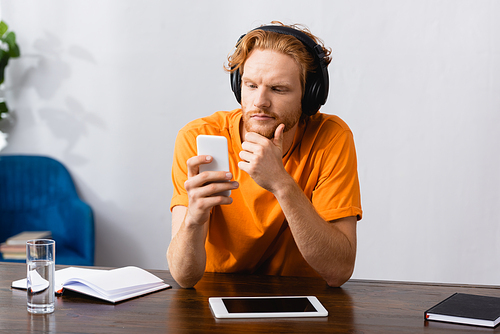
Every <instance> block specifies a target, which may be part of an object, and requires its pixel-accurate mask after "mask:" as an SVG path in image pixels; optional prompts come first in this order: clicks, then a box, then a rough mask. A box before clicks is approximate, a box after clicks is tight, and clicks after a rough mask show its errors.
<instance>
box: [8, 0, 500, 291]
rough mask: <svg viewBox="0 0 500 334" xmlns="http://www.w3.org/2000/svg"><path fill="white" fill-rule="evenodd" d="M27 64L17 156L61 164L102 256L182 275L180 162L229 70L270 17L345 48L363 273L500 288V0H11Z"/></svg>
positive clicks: (337, 98) (331, 108) (16, 69)
mask: <svg viewBox="0 0 500 334" xmlns="http://www.w3.org/2000/svg"><path fill="white" fill-rule="evenodd" d="M1 17H2V19H3V20H5V21H6V22H7V23H8V24H9V25H10V27H11V28H12V30H14V31H15V32H16V33H17V36H18V42H19V44H20V47H21V52H22V58H20V59H15V60H12V61H11V63H10V65H9V67H8V72H7V80H6V83H5V88H6V94H7V98H8V102H9V104H10V107H11V108H12V109H13V110H14V111H15V115H16V117H17V123H16V126H15V128H14V129H13V131H12V132H11V134H10V137H9V146H8V147H7V148H5V149H4V150H3V151H2V154H14V153H36V154H47V155H50V156H53V157H55V158H57V159H59V160H61V161H62V162H63V163H65V164H66V166H67V167H68V168H69V169H70V171H71V173H72V174H73V176H74V178H75V180H76V183H77V187H78V189H79V191H80V193H81V196H82V197H83V198H84V199H85V200H86V201H87V202H88V203H90V204H91V205H92V207H93V208H94V211H95V217H96V232H97V233H96V243H97V245H96V264H98V265H104V266H124V265H138V266H142V267H143V268H149V269H163V268H167V264H166V260H165V251H166V249H167V246H168V243H169V240H170V212H169V201H170V196H171V194H172V186H171V179H170V165H171V161H172V153H173V145H174V139H175V135H176V133H177V131H178V129H179V128H180V127H182V126H183V125H184V124H185V123H187V122H188V121H190V120H192V119H194V118H198V117H201V116H205V115H209V114H211V113H213V112H215V111H217V110H230V109H233V108H236V107H237V104H236V102H235V100H234V97H233V96H232V93H231V92H230V88H229V84H228V81H229V79H228V75H227V74H226V73H225V72H224V71H223V68H222V65H223V63H224V61H225V59H226V56H227V54H228V53H229V52H230V51H231V49H232V47H233V46H234V43H235V42H236V40H237V38H238V37H239V36H240V35H241V34H242V33H244V32H246V31H248V30H249V29H251V28H254V27H256V26H257V25H260V24H262V23H268V22H270V21H271V20H281V21H283V22H285V23H303V24H305V25H307V26H308V27H309V28H310V29H311V30H312V31H313V32H314V33H315V34H317V35H319V36H320V37H321V38H322V39H323V40H324V41H325V42H326V44H327V45H329V46H331V47H332V48H333V63H332V65H331V67H330V75H331V87H330V98H329V101H328V102H327V104H326V105H325V106H324V108H323V109H322V111H323V112H326V113H330V114H337V115H339V116H340V117H341V118H343V119H344V120H345V121H346V122H347V123H348V124H349V125H350V126H351V128H352V130H353V132H354V134H355V140H356V145H357V150H358V158H359V173H360V181H361V189H362V198H363V209H364V212H365V213H364V219H363V220H362V221H361V222H360V223H359V224H358V227H359V229H358V231H359V232H358V235H359V247H358V258H357V264H356V270H355V273H354V277H356V278H371V279H390V280H410V281H435V282H462V283H480V284H498V283H500V268H499V267H498V266H497V265H496V259H498V258H500V243H498V242H497V240H499V239H500V224H499V222H500V218H499V211H500V158H499V144H500V131H499V130H498V128H499V125H500V61H499V57H500V20H498V17H500V1H493V0H491V1H486V0H449V1H442V0H433V1H422V0H414V1H408V0H392V1H391V0H377V1H351V0H341V1H331V0H324V1H319V0H311V1H307V2H304V1H298V0H284V1H272V0H271V1H269V0H263V1H261V0H257V1H252V2H249V1H235V0H232V1H201V0H200V1H175V2H173V1H159V0H158V1H145V0H142V1H135V0H134V1H132V0H120V1H118V0H101V1H82V0H74V1H63V0H50V1H49V0H42V1H40V0H16V1H14V0H3V1H2V2H1Z"/></svg>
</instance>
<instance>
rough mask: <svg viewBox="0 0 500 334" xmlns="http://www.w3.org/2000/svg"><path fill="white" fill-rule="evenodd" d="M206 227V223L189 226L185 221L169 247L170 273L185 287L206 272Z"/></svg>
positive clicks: (191, 284) (196, 280)
mask: <svg viewBox="0 0 500 334" xmlns="http://www.w3.org/2000/svg"><path fill="white" fill-rule="evenodd" d="M205 229H206V228H205V225H202V226H189V225H186V224H185V222H184V221H183V222H182V224H181V226H180V228H179V230H178V231H177V233H175V235H174V237H173V238H172V241H171V242H170V245H169V247H168V250H167V260H168V265H169V270H170V273H171V274H172V277H173V278H174V279H175V281H176V282H177V283H178V284H179V285H180V286H181V287H183V288H191V287H193V286H194V285H195V284H196V283H198V281H199V280H200V279H201V278H202V277H203V273H204V272H205V265H206V252H205V238H206V230H205Z"/></svg>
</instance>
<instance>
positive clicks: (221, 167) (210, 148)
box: [196, 135, 231, 196]
mask: <svg viewBox="0 0 500 334" xmlns="http://www.w3.org/2000/svg"><path fill="white" fill-rule="evenodd" d="M196 148H197V151H198V155H210V156H211V157H212V158H213V160H212V162H211V163H209V164H202V165H200V173H202V172H204V171H225V172H230V170H229V154H228V147H227V139H226V137H224V136H213V135H198V136H197V137H196ZM217 195H224V196H230V195H231V190H227V191H223V192H222V193H220V194H217Z"/></svg>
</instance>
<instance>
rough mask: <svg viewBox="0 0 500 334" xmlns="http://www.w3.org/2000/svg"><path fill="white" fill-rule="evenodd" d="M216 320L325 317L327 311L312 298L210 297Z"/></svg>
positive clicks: (316, 299)
mask: <svg viewBox="0 0 500 334" xmlns="http://www.w3.org/2000/svg"><path fill="white" fill-rule="evenodd" d="M208 302H209V304H210V309H211V310H212V313H213V314H214V316H215V317H216V318H283V317H293V318H295V317H326V316H328V311H327V310H326V309H325V307H324V306H323V305H322V304H321V303H320V301H319V300H318V298H316V297H314V296H272V297H211V298H209V299H208Z"/></svg>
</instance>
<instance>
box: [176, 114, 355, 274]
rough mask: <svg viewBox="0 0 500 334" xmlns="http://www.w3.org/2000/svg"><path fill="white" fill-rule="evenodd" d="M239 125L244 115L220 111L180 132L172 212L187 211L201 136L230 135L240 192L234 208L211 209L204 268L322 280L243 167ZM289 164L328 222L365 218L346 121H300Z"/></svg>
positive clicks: (286, 163) (271, 197) (320, 117)
mask: <svg viewBox="0 0 500 334" xmlns="http://www.w3.org/2000/svg"><path fill="white" fill-rule="evenodd" d="M240 120H241V109H236V110H233V111H230V112H224V111H221V112H217V113H215V114H213V115H211V116H209V117H205V118H201V119H197V120H195V121H192V122H190V123H188V124H187V125H186V126H184V127H183V128H182V129H181V130H180V131H179V133H178V135H177V139H176V142H175V152H174V159H173V165H172V180H173V185H174V194H173V197H172V201H171V204H170V209H172V208H173V207H174V206H176V205H183V206H186V207H187V206H188V202H189V201H188V196H187V193H186V190H185V189H184V182H185V181H186V179H187V166H186V161H187V160H188V159H189V158H191V157H192V156H195V155H196V136H197V135H199V134H207V135H219V136H224V137H226V138H227V139H228V149H229V168H230V169H231V173H232V174H233V179H234V180H236V181H238V182H239V184H240V186H239V188H238V189H236V190H232V191H231V197H232V198H233V203H232V204H230V205H222V206H216V207H214V208H213V209H212V213H211V216H210V223H209V224H210V226H209V230H208V235H207V240H206V243H205V249H206V252H207V263H206V269H205V270H206V271H207V272H237V273H259V274H268V275H286V276H318V274H317V273H316V272H315V271H314V270H313V269H312V268H311V267H310V266H309V264H308V263H307V262H306V261H305V260H304V258H303V257H302V255H301V253H300V252H299V250H298V248H297V245H296V244H295V241H294V240H293V236H292V234H291V232H290V228H289V227H288V223H287V222H286V219H285V216H284V214H283V212H282V210H281V207H280V205H279V203H278V201H277V200H276V198H275V197H274V195H273V194H272V193H270V192H269V191H267V190H265V189H263V188H261V187H260V186H259V185H258V184H257V183H255V182H254V181H253V179H252V178H251V177H250V176H249V175H248V174H247V173H246V172H244V171H242V170H240V169H239V168H238V162H239V161H240V160H241V159H240V158H239V156H238V154H239V152H240V151H241V150H242V148H241V138H240V132H239V124H240ZM283 165H284V166H285V169H286V171H287V172H288V173H289V174H290V175H291V176H292V177H293V178H294V179H295V181H296V182H297V184H298V185H299V186H300V187H301V188H302V190H303V191H304V193H305V194H306V196H307V197H308V198H309V199H310V200H311V202H312V204H313V206H314V208H315V209H316V211H317V212H318V213H319V214H320V215H321V216H322V217H323V219H325V220H327V221H331V220H334V219H338V218H343V217H349V216H357V219H358V220H360V219H361V217H362V210H361V195H360V189H359V182H358V173H357V162H356V151H355V147H354V140H353V136H352V132H351V130H350V129H349V127H348V126H347V124H345V123H344V122H343V121H342V120H341V119H340V118H339V117H337V116H332V115H326V114H322V113H317V114H315V115H314V116H311V117H309V118H308V119H307V120H306V121H302V122H300V123H299V127H298V130H297V132H296V135H295V138H294V140H293V144H292V146H291V148H290V150H289V151H288V152H287V154H286V156H285V157H283Z"/></svg>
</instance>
